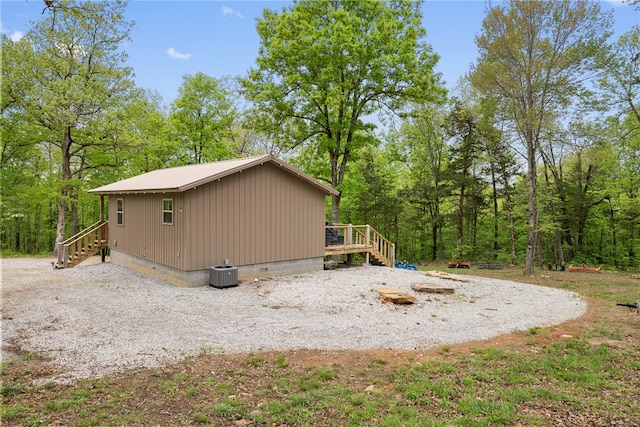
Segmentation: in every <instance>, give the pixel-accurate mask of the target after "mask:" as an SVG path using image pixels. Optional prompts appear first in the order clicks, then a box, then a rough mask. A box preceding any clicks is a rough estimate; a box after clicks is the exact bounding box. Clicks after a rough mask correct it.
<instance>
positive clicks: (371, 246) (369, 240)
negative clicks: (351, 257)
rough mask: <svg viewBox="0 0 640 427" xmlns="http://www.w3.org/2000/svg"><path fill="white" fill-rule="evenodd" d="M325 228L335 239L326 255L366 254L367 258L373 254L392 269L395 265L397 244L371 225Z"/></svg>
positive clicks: (328, 247)
mask: <svg viewBox="0 0 640 427" xmlns="http://www.w3.org/2000/svg"><path fill="white" fill-rule="evenodd" d="M325 228H326V230H327V231H326V235H327V236H333V237H334V238H332V239H331V241H329V242H327V247H326V248H325V254H330V253H335V254H337V253H342V254H348V253H366V254H367V258H368V256H369V254H371V255H373V256H374V257H375V258H376V259H378V260H380V261H381V262H383V263H384V264H386V265H388V266H390V267H393V266H394V265H395V251H396V247H395V244H393V243H391V242H390V241H389V240H387V239H386V238H385V237H384V236H383V235H382V234H380V233H379V232H378V231H376V229H374V228H373V227H371V226H370V225H353V224H334V225H327V226H326V227H325ZM367 261H369V260H368V259H367Z"/></svg>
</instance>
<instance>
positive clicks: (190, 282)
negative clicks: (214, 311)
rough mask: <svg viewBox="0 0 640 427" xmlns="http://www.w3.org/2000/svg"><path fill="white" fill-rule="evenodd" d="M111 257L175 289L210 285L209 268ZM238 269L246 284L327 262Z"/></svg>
mask: <svg viewBox="0 0 640 427" xmlns="http://www.w3.org/2000/svg"><path fill="white" fill-rule="evenodd" d="M110 255H111V262H112V263H113V264H117V265H122V266H124V267H127V268H130V269H132V270H134V271H137V272H138V273H141V274H144V275H147V276H150V277H155V278H157V279H161V280H164V281H165V282H169V283H171V284H172V285H174V286H180V287H197V286H206V285H208V284H209V269H208V268H207V269H206V270H195V271H183V270H178V269H177V268H173V267H169V266H166V265H163V264H158V263H155V262H152V261H149V260H147V259H143V258H139V257H136V256H133V255H129V254H126V253H123V252H119V251H116V250H113V248H112V249H111V254H110ZM212 267H213V265H212ZM235 267H238V280H240V281H243V280H248V279H253V278H257V277H274V276H284V275H287V274H299V273H309V272H313V271H321V270H322V269H323V268H324V258H323V257H318V258H304V259H294V260H288V261H279V262H269V263H263V264H253V265H236V266H235Z"/></svg>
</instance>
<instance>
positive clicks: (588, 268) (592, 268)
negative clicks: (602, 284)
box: [569, 264, 602, 273]
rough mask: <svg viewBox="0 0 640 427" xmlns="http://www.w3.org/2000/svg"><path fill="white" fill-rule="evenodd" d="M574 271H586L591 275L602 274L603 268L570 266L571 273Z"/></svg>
mask: <svg viewBox="0 0 640 427" xmlns="http://www.w3.org/2000/svg"><path fill="white" fill-rule="evenodd" d="M572 271H586V272H590V273H600V272H602V267H597V268H596V267H587V266H586V265H584V264H582V265H580V266H575V265H570V266H569V272H572Z"/></svg>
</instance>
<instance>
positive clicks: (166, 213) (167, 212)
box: [162, 199, 173, 225]
mask: <svg viewBox="0 0 640 427" xmlns="http://www.w3.org/2000/svg"><path fill="white" fill-rule="evenodd" d="M162 223H163V224H167V225H173V199H162Z"/></svg>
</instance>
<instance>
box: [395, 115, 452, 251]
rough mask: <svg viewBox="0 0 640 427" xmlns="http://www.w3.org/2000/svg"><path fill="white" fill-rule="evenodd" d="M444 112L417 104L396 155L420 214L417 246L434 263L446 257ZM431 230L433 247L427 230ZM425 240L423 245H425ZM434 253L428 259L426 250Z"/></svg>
mask: <svg viewBox="0 0 640 427" xmlns="http://www.w3.org/2000/svg"><path fill="white" fill-rule="evenodd" d="M444 115H445V113H444V110H443V109H442V107H441V106H439V105H416V106H414V108H413V110H412V112H411V113H410V114H409V115H408V117H407V118H406V120H405V121H404V123H403V125H402V127H401V128H400V130H399V131H398V137H397V139H398V144H397V145H398V147H397V156H398V157H399V160H400V161H401V162H402V163H403V164H404V165H405V166H406V167H407V168H408V169H409V179H410V184H409V188H407V189H406V190H405V191H404V193H405V194H404V195H405V197H406V198H407V199H408V201H409V202H410V205H411V206H413V208H414V210H415V211H417V213H416V215H414V216H413V218H412V220H411V223H412V225H413V226H414V227H415V228H417V229H418V230H419V235H420V236H422V235H423V234H424V237H420V238H419V239H418V244H419V245H421V246H423V247H424V248H425V251H424V253H422V254H421V255H422V256H424V257H425V259H429V260H431V261H435V260H436V259H440V260H442V259H443V258H444V243H443V238H442V229H443V227H444V225H445V224H444V218H443V215H442V213H441V207H442V206H441V205H442V200H443V199H444V196H445V194H446V193H447V191H448V189H447V188H446V186H445V185H444V180H445V178H444V175H445V170H446V168H447V158H448V151H447V149H448V147H447V144H446V141H445V136H444V132H443V123H444V120H445V118H444ZM427 228H430V231H431V235H430V244H429V243H427V239H428V237H427V233H426V231H427V230H426V229H427ZM423 241H424V243H423ZM428 246H430V249H431V251H430V252H431V254H430V256H427V254H426V248H427V247H428Z"/></svg>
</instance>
